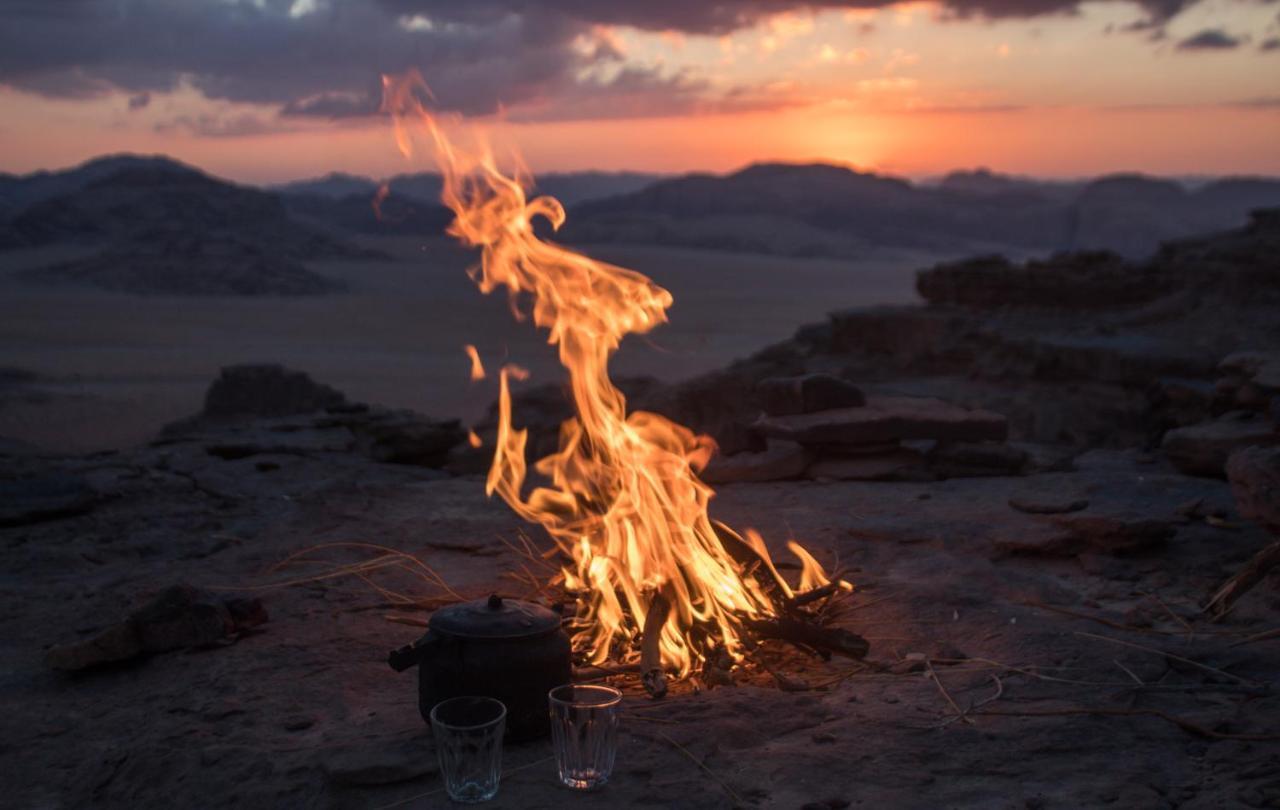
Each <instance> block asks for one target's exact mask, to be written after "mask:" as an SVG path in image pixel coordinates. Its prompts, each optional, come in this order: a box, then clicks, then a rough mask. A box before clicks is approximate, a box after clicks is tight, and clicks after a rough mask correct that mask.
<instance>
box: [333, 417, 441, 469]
mask: <svg viewBox="0 0 1280 810" xmlns="http://www.w3.org/2000/svg"><path fill="white" fill-rule="evenodd" d="M347 427H348V428H349V429H350V430H351V432H352V433H353V434H355V439H356V449H357V450H359V451H360V452H363V453H364V454H365V455H367V456H369V458H371V459H373V460H374V461H383V462H387V463H390V464H415V465H418V466H421V467H443V466H444V465H445V464H446V463H447V462H448V461H449V451H450V450H452V449H453V448H454V447H455V446H456V445H458V444H460V443H461V442H462V440H463V439H464V438H466V431H464V430H463V429H462V423H461V422H459V421H458V420H457V419H446V420H439V419H430V418H427V417H425V416H422V415H420V414H417V413H414V412H413V411H410V410H400V409H396V410H391V409H386V408H371V409H370V410H369V412H368V414H366V415H365V417H364V418H362V419H358V420H352V421H350V422H348V424H347Z"/></svg>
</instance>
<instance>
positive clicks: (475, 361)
mask: <svg viewBox="0 0 1280 810" xmlns="http://www.w3.org/2000/svg"><path fill="white" fill-rule="evenodd" d="M462 350H463V351H465V352H466V353H467V357H470V358H471V381H472V382H479V381H480V380H483V379H484V363H481V362H480V352H478V351H476V347H475V346H472V345H471V344H470V343H468V344H467V345H465V346H463V347H462Z"/></svg>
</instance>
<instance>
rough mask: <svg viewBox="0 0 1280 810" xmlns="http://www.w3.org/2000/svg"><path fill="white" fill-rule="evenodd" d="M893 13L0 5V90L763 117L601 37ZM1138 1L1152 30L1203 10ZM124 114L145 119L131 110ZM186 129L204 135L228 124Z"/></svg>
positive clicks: (1039, 10)
mask: <svg viewBox="0 0 1280 810" xmlns="http://www.w3.org/2000/svg"><path fill="white" fill-rule="evenodd" d="M890 2H891V0H706V1H705V2H704V0H627V1H625V2H624V0H2V2H0V8H3V15H0V85H7V86H10V87H14V88H18V89H20V90H24V91H27V92H31V93H37V94H41V95H45V96H53V97H61V98H89V97H95V96H101V95H104V94H106V93H110V92H122V93H126V94H128V95H129V96H130V97H131V98H132V99H143V98H150V94H156V93H164V92H168V91H172V90H174V89H176V88H179V87H182V86H184V85H190V86H191V87H194V88H195V89H196V90H198V91H199V92H200V93H202V94H203V95H204V96H206V97H208V98H210V99H214V100H222V101H230V102H246V103H256V104H264V105H269V106H271V107H274V108H275V109H276V110H277V111H279V113H280V115H279V116H278V117H270V120H271V121H273V122H275V123H274V125H277V126H278V125H281V122H287V121H288V119H289V118H290V117H293V116H313V117H317V116H318V117H329V118H345V117H351V116H365V115H369V114H372V113H373V112H374V111H376V109H377V101H378V98H379V95H380V93H379V89H378V87H377V84H376V82H377V76H378V74H379V73H397V72H401V71H404V70H406V69H408V68H410V67H416V68H419V69H420V70H421V71H422V72H423V74H424V75H425V76H426V77H427V80H428V82H429V83H430V84H431V87H432V90H433V91H434V93H435V103H436V105H437V106H438V107H439V108H442V109H446V110H451V111H457V112H462V113H467V114H483V113H488V112H492V111H494V110H496V109H497V108H498V107H499V105H507V106H518V105H522V104H529V105H533V106H535V107H538V108H540V109H543V110H547V109H555V110H557V111H558V112H557V114H559V115H563V116H567V117H574V116H579V117H581V116H585V115H589V114H591V112H590V111H591V110H595V111H596V114H602V115H604V114H622V111H623V109H624V102H625V103H626V104H630V105H631V109H633V110H637V111H643V110H660V111H663V112H667V111H676V110H681V109H696V108H698V107H699V105H702V106H703V107H711V108H720V107H722V106H723V105H733V104H741V105H753V104H757V105H762V106H768V105H770V104H776V103H778V102H777V100H776V99H772V98H767V97H761V96H760V95H759V93H754V92H753V91H751V90H749V89H741V88H740V89H731V90H727V91H723V90H722V91H718V92H717V90H716V89H715V88H713V87H711V86H709V85H707V84H706V83H704V82H700V81H699V80H698V79H697V78H696V77H692V76H688V75H685V74H681V75H677V76H665V77H664V76H661V75H658V74H655V73H647V72H645V71H644V70H642V69H638V68H628V69H627V70H623V71H622V72H618V71H616V70H614V71H612V72H610V71H604V72H602V71H600V70H599V68H601V67H602V66H608V65H611V64H614V63H618V62H619V61H620V60H621V57H622V55H621V54H619V53H618V52H617V51H616V50H615V49H614V47H613V46H612V45H611V44H610V43H609V41H608V39H607V38H605V37H601V36H598V35H597V34H596V33H595V26H598V25H602V24H616V25H627V26H634V27H638V28H642V29H646V30H676V31H682V32H686V33H691V34H724V33H728V32H731V31H734V30H738V29H741V28H744V27H747V26H751V25H755V24H756V23H759V22H760V21H761V20H764V19H766V18H767V17H769V16H770V15H773V14H777V13H780V12H784V11H797V10H799V11H813V10H825V9H841V8H876V7H880V6H884V5H888V4H889V3H890ZM1080 2H1082V0H943V3H944V7H945V9H946V13H947V14H948V16H950V17H952V18H970V17H987V18H1004V17H1015V18H1016V17H1035V16H1040V15H1048V14H1066V13H1073V12H1074V11H1075V10H1076V9H1077V7H1078V5H1079V4H1080ZM1136 2H1137V5H1138V6H1139V7H1141V8H1142V9H1143V10H1144V13H1145V14H1146V15H1147V16H1148V18H1149V20H1151V21H1155V22H1152V24H1153V25H1154V24H1157V23H1158V22H1160V21H1165V20H1168V19H1169V18H1171V17H1173V16H1174V15H1176V14H1177V13H1178V12H1179V11H1181V10H1182V9H1183V8H1184V7H1185V6H1187V5H1189V4H1191V3H1193V2H1197V0H1136ZM1219 33H1220V32H1219ZM1223 36H1225V35H1223ZM1193 39H1194V38H1193ZM1188 47H1195V46H1188ZM1202 47H1208V46H1202ZM600 75H606V76H611V78H608V79H607V80H606V79H600V78H598V76H600ZM584 77H585V78H584ZM664 93H665V94H668V96H669V98H668V99H667V100H666V102H665V103H663V102H662V101H661V99H659V96H660V95H662V94H664ZM140 106H145V105H144V104H143V102H141V101H138V107H140ZM130 107H131V108H134V109H137V108H138V107H135V106H134V103H133V101H131V102H130ZM633 114H635V113H633ZM654 114H656V113H654ZM184 126H186V127H187V128H189V129H191V130H192V131H202V132H203V131H216V130H218V127H219V126H221V125H217V124H214V123H212V122H200V121H192V122H188V124H184ZM230 129H233V130H234V129H236V127H231V128H230Z"/></svg>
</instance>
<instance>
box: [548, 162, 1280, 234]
mask: <svg viewBox="0 0 1280 810" xmlns="http://www.w3.org/2000/svg"><path fill="white" fill-rule="evenodd" d="M1275 205H1280V180H1273V179H1263V178H1230V179H1223V180H1217V181H1213V182H1209V183H1206V184H1203V185H1201V186H1199V187H1197V188H1195V189H1189V188H1187V187H1186V186H1184V185H1182V184H1181V183H1178V182H1175V181H1172V180H1163V179H1159V178H1153V177H1147V176H1143V175H1137V174H1118V175H1110V176H1107V177H1102V178H1099V179H1097V180H1090V181H1081V182H1074V183H1072V182H1053V181H1038V180H1031V179H1021V178H1013V177H1006V176H1002V175H998V174H993V173H991V172H987V171H976V172H956V173H953V174H950V175H947V176H946V177H945V178H943V179H942V180H941V182H939V183H937V184H935V185H925V184H915V183H911V182H909V181H907V180H901V179H898V178H893V177H885V176H881V175H876V174H869V173H862V172H856V171H853V170H851V169H846V168H842V167H839V166H831V165H825V164H815V165H791V164H759V165H755V166H750V167H748V168H746V169H743V170H741V171H739V172H735V173H733V174H729V175H724V176H717V175H697V174H695V175H687V176H685V177H679V178H675V179H670V180H663V181H659V182H657V183H654V184H653V185H651V186H648V187H647V188H644V189H642V190H640V191H636V192H632V193H630V194H625V195H620V196H617V197H612V198H608V199H603V200H594V201H589V202H585V203H583V204H581V205H579V206H577V207H576V208H575V209H574V210H573V212H572V216H571V217H570V218H569V223H568V225H567V226H566V228H565V229H564V230H563V231H562V232H561V238H564V239H568V240H571V241H581V242H597V241H634V242H658V243H664V244H676V245H688V246H701V247H716V248H730V249H739V250H750V251H758V252H767V253H781V254H790V255H826V256H850V257H854V256H857V255H859V253H863V252H865V251H866V250H868V249H870V248H876V247H899V248H919V249H927V250H935V251H944V252H951V253H965V252H991V251H1000V250H1002V249H1020V250H1025V251H1041V252H1057V251H1070V250H1111V251H1115V252H1116V253H1119V254H1121V255H1124V256H1128V257H1142V256H1146V255H1149V254H1150V253H1152V252H1153V251H1154V250H1156V248H1157V247H1158V246H1159V245H1160V243H1161V242H1164V241H1167V240H1169V239H1174V238H1180V237H1185V236H1189V235H1192V234H1198V233H1206V232H1209V231H1215V230H1222V229H1225V228H1231V227H1237V226H1239V225H1242V224H1243V223H1244V222H1245V221H1246V220H1247V218H1248V214H1249V212H1250V211H1251V210H1253V209H1256V208H1264V207H1268V206H1275Z"/></svg>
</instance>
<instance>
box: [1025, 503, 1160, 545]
mask: <svg viewBox="0 0 1280 810" xmlns="http://www.w3.org/2000/svg"><path fill="white" fill-rule="evenodd" d="M1050 520H1051V521H1052V522H1053V523H1054V524H1055V525H1056V526H1058V527H1059V528H1061V529H1063V530H1065V532H1066V533H1067V537H1068V539H1069V541H1071V542H1074V543H1076V544H1078V545H1081V546H1085V547H1089V548H1095V549H1099V550H1104V551H1110V552H1131V551H1141V550H1143V549H1147V548H1151V547H1153V546H1157V545H1160V544H1161V543H1163V542H1164V541H1166V540H1168V539H1169V538H1170V537H1172V536H1173V534H1174V528H1173V526H1172V525H1170V524H1169V523H1168V522H1167V521H1164V520H1157V519H1154V518H1149V517H1145V516H1143V515H1141V514H1137V513H1134V514H1112V515H1094V514H1090V513H1088V512H1085V513H1081V514H1069V515H1056V516H1054V517H1052V518H1050Z"/></svg>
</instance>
